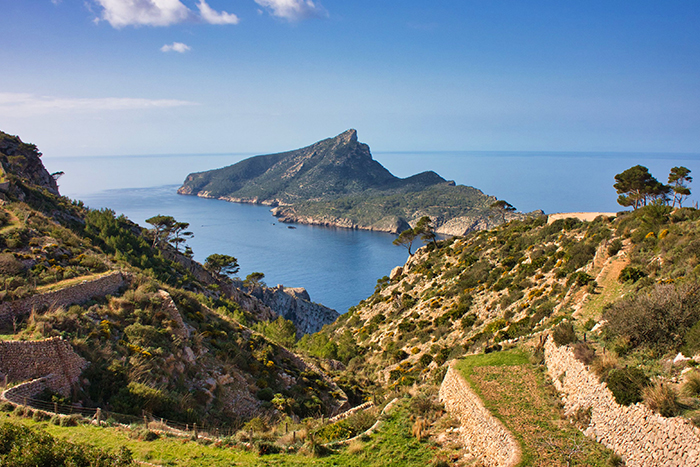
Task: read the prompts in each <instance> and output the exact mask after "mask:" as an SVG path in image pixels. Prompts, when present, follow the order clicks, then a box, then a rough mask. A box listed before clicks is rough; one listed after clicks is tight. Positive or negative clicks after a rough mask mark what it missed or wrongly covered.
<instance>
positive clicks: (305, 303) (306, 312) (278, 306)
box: [248, 285, 340, 337]
mask: <svg viewBox="0 0 700 467" xmlns="http://www.w3.org/2000/svg"><path fill="white" fill-rule="evenodd" d="M248 293H250V295H252V296H254V297H256V298H257V299H259V300H260V301H261V302H262V303H264V304H265V305H267V306H269V307H270V308H271V309H272V310H273V311H274V312H276V313H277V314H279V315H280V316H282V317H284V319H288V320H290V321H291V322H292V323H294V325H295V326H296V328H297V337H301V336H303V335H304V334H313V333H315V332H318V331H320V330H321V328H322V327H323V326H324V325H326V324H331V323H333V322H334V321H335V320H336V319H337V318H338V316H340V315H339V313H338V312H337V311H335V310H333V309H331V308H328V307H327V306H323V305H321V304H320V303H314V302H312V301H311V297H310V296H309V293H308V292H307V291H306V289H304V288H303V287H284V286H282V285H278V286H277V287H264V286H263V287H261V286H257V287H253V288H251V289H250V290H249V291H248Z"/></svg>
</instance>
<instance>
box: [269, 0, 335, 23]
mask: <svg viewBox="0 0 700 467" xmlns="http://www.w3.org/2000/svg"><path fill="white" fill-rule="evenodd" d="M255 3H257V4H258V5H260V6H262V7H265V8H267V9H268V10H270V13H272V15H273V16H277V17H278V18H283V19H286V20H288V21H299V20H303V19H308V18H322V17H325V16H328V13H327V12H326V10H325V9H324V8H323V7H322V6H321V5H320V4H317V3H314V2H313V1H312V0H255Z"/></svg>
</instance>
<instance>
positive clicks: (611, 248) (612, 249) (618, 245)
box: [608, 238, 622, 256]
mask: <svg viewBox="0 0 700 467" xmlns="http://www.w3.org/2000/svg"><path fill="white" fill-rule="evenodd" d="M621 249H622V240H620V239H619V238H616V239H615V240H613V241H612V242H611V243H610V245H608V254H609V255H610V256H615V255H616V254H617V253H618V252H619V251H620V250H621Z"/></svg>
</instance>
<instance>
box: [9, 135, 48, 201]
mask: <svg viewBox="0 0 700 467" xmlns="http://www.w3.org/2000/svg"><path fill="white" fill-rule="evenodd" d="M0 164H1V165H2V170H3V171H4V173H5V174H11V175H14V176H17V177H19V178H21V179H24V180H26V181H28V182H29V183H31V184H33V185H38V186H42V187H45V188H47V189H48V190H49V191H51V192H52V193H55V194H58V185H57V184H56V180H54V178H53V177H52V176H51V174H49V172H48V171H47V170H46V168H45V167H44V164H42V163H41V153H40V152H39V151H38V150H37V147H36V145H34V144H27V143H23V142H22V140H21V139H19V137H17V136H12V135H8V134H7V133H3V132H2V131H0ZM5 174H2V177H3V178H4V177H5ZM3 181H4V180H3Z"/></svg>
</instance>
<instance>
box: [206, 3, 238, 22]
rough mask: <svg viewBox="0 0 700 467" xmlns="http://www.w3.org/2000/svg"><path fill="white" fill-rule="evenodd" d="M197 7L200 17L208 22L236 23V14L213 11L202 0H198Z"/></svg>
mask: <svg viewBox="0 0 700 467" xmlns="http://www.w3.org/2000/svg"><path fill="white" fill-rule="evenodd" d="M197 8H199V14H200V15H201V17H202V19H203V20H204V21H206V22H207V23H209V24H238V21H239V19H238V16H236V15H234V14H233V13H227V12H225V11H222V12H218V11H215V10H213V9H212V8H211V7H210V6H209V5H207V2H205V1H204V0H199V3H197Z"/></svg>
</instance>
